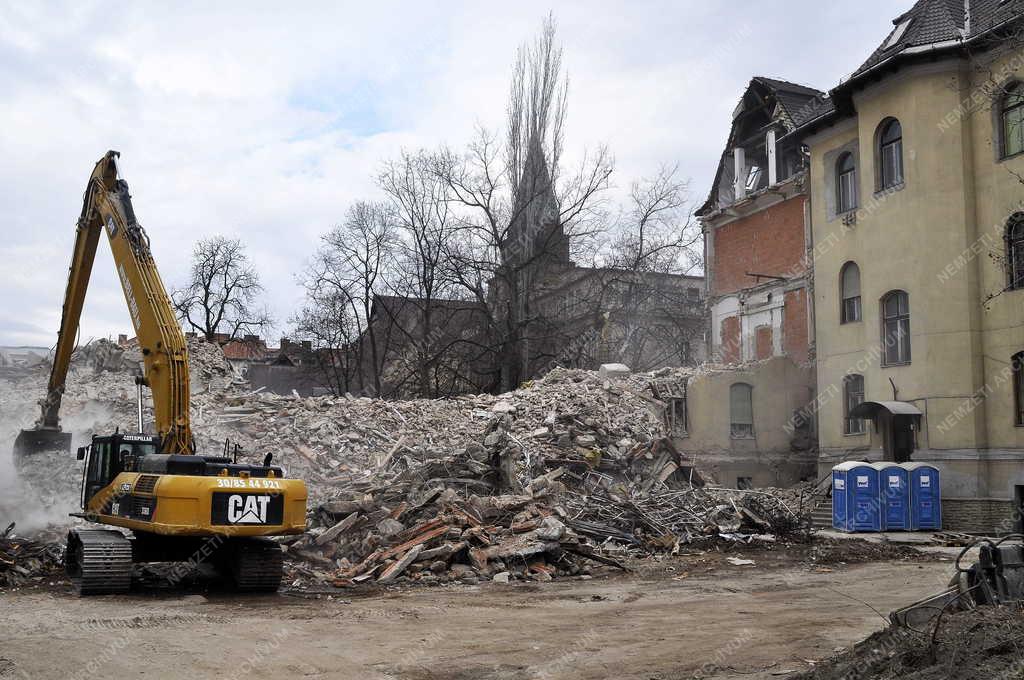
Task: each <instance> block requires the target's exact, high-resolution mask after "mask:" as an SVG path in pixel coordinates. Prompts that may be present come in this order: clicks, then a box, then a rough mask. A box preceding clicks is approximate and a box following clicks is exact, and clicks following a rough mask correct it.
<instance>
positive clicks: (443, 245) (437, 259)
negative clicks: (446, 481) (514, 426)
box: [378, 151, 459, 397]
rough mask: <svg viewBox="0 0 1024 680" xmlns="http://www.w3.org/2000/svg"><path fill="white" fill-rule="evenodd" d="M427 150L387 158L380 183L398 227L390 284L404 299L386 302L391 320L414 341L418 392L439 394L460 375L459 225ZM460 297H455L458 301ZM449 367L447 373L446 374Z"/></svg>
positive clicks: (412, 350) (448, 389)
mask: <svg viewBox="0 0 1024 680" xmlns="http://www.w3.org/2000/svg"><path fill="white" fill-rule="evenodd" d="M434 167H435V162H434V160H433V156H432V154H430V153H429V152H427V151H418V152H415V153H411V152H403V153H402V154H401V156H400V157H399V158H397V159H395V160H392V161H389V162H387V163H386V164H385V166H384V169H383V170H382V172H381V173H380V175H379V177H378V184H379V186H380V187H381V189H382V190H383V191H384V193H385V194H386V195H387V198H388V201H389V203H390V206H391V214H392V215H393V217H394V221H395V226H396V232H397V235H398V238H397V240H396V243H397V247H396V266H395V268H394V274H393V276H392V277H391V278H390V280H389V282H388V283H389V285H390V287H391V289H392V291H393V292H394V293H396V294H397V296H399V297H401V299H402V304H401V305H400V306H398V307H394V306H386V307H385V312H386V313H388V314H390V315H391V316H390V318H389V319H388V325H389V327H391V328H394V329H397V330H398V331H399V332H400V333H401V334H402V335H403V336H404V338H405V340H406V344H407V346H408V347H411V355H412V357H413V359H412V360H411V361H410V362H408V363H409V364H411V366H412V370H413V372H414V374H415V384H416V392H417V393H418V394H419V395H420V396H425V397H435V396H440V395H441V394H443V393H447V392H449V391H450V390H451V389H453V387H452V386H453V385H454V384H456V383H457V382H458V381H457V380H454V379H453V378H454V376H452V375H451V373H452V371H453V370H455V369H454V368H453V367H452V365H451V363H450V362H449V361H448V359H450V358H451V356H452V352H453V348H454V347H455V346H456V345H457V344H458V342H459V338H458V336H457V335H455V336H453V335H452V333H451V331H452V330H453V329H452V328H451V327H450V322H451V320H452V314H453V312H454V311H458V309H457V307H456V309H455V310H453V308H452V304H451V302H452V298H453V296H455V295H456V294H457V293H458V290H457V289H456V288H455V286H453V285H452V280H451V276H450V273H451V268H450V267H449V263H448V259H447V258H448V254H449V253H450V252H451V250H452V249H451V241H452V239H453V237H454V228H455V225H456V221H455V215H454V213H453V212H452V210H451V203H450V201H449V196H448V191H447V186H446V185H445V184H444V183H443V182H442V181H441V180H440V178H439V177H438V175H437V174H436V173H435V172H434ZM456 302H457V301H456ZM446 373H447V375H446Z"/></svg>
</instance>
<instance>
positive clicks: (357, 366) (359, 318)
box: [294, 201, 397, 395]
mask: <svg viewBox="0 0 1024 680" xmlns="http://www.w3.org/2000/svg"><path fill="white" fill-rule="evenodd" d="M396 246H397V241H396V235H395V227H394V214H393V210H392V209H391V206H390V205H388V204H387V203H372V202H366V201H360V202H358V203H356V204H355V205H353V206H352V207H351V208H350V209H349V211H348V213H347V214H346V216H345V220H344V221H343V222H342V223H341V224H340V225H338V226H336V227H334V228H333V229H331V230H330V231H329V232H327V233H326V234H324V235H323V236H322V237H321V246H320V248H319V249H318V250H317V252H316V254H315V255H314V256H313V258H312V260H311V261H310V262H309V264H308V265H307V267H306V271H305V272H304V273H303V275H302V276H301V277H300V280H301V282H302V283H303V285H304V287H305V288H306V298H307V300H309V301H310V303H311V304H310V305H308V306H307V308H306V309H304V310H303V311H302V313H300V315H299V316H297V317H296V319H295V320H294V321H295V323H296V328H297V332H298V329H300V328H301V329H304V330H305V331H306V333H307V335H308V338H307V339H310V340H312V341H313V342H314V344H315V345H316V346H317V347H319V348H321V349H328V350H332V349H337V348H339V347H340V346H341V344H333V345H332V344H324V343H332V342H333V343H344V344H345V345H346V346H348V347H350V348H351V350H350V352H349V353H350V354H353V355H354V356H352V357H351V359H352V363H353V370H354V375H353V379H354V380H358V383H359V388H360V389H361V390H363V391H372V393H373V394H376V395H380V394H382V385H381V367H382V360H383V353H384V350H385V348H386V342H383V344H382V341H386V338H381V337H379V336H380V334H381V329H379V328H378V327H377V325H376V324H373V323H370V321H371V319H370V312H371V309H372V306H373V301H374V298H375V296H376V295H377V294H378V293H380V292H382V290H383V288H384V283H383V281H384V279H385V277H386V276H388V272H389V271H390V269H391V268H392V267H393V261H394V257H395V249H396ZM325 368H326V369H327V370H328V372H329V373H330V374H335V373H336V370H337V369H336V367H335V366H333V365H331V366H327V367H325ZM350 388H351V385H349V384H346V386H345V391H348V390H349V389H350Z"/></svg>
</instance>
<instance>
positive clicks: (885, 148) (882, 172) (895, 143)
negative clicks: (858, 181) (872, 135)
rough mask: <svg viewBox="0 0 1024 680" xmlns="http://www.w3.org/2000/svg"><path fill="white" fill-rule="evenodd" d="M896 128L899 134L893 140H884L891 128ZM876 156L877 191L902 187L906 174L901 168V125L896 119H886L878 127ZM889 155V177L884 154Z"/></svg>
mask: <svg viewBox="0 0 1024 680" xmlns="http://www.w3.org/2000/svg"><path fill="white" fill-rule="evenodd" d="M894 126H895V127H897V128H898V130H899V134H898V135H897V136H896V137H895V138H894V139H889V140H886V136H887V135H888V134H889V131H890V130H891V129H892V128H893V127H894ZM876 153H877V154H878V181H877V182H876V186H877V189H878V191H885V190H887V189H894V188H896V187H899V186H902V185H903V183H904V182H905V181H906V172H905V169H904V167H903V124H902V123H900V121H899V119H898V118H886V119H885V120H883V121H882V122H881V124H879V126H878V143H877V144H876ZM887 153H891V155H892V157H893V159H894V162H893V169H892V172H893V176H892V177H889V176H888V173H887V172H886V154H887Z"/></svg>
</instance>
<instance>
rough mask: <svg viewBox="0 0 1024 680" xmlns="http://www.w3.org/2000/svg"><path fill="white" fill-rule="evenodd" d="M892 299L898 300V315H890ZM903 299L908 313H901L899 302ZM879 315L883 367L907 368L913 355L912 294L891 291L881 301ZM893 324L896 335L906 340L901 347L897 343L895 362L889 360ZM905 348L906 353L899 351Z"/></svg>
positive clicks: (903, 291) (902, 291)
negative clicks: (889, 305) (911, 338)
mask: <svg viewBox="0 0 1024 680" xmlns="http://www.w3.org/2000/svg"><path fill="white" fill-rule="evenodd" d="M890 299H896V300H897V304H896V314H894V315H892V316H890V315H889V313H888V309H887V307H888V302H889V300H890ZM900 299H902V300H904V301H905V302H906V311H902V312H901V311H900V304H899V300H900ZM879 302H880V304H879V314H880V315H881V321H882V324H881V330H882V361H881V365H882V366H884V367H888V366H906V365H908V364H910V363H911V361H912V358H913V354H912V352H911V342H910V294H909V293H907V292H906V291H905V290H891V291H889V292H888V293H886V294H885V295H883V296H882V298H881V300H880V301H879ZM890 324H892V325H893V326H894V328H895V330H896V333H897V334H899V335H901V336H902V337H905V338H906V341H905V343H903V345H900V344H899V342H897V356H896V358H895V360H890V359H889V343H888V342H887V339H888V337H889V326H890ZM901 346H903V347H905V351H902V352H901V351H899V348H900V347H901Z"/></svg>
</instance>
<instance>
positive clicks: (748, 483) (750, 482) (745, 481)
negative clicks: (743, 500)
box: [736, 477, 754, 489]
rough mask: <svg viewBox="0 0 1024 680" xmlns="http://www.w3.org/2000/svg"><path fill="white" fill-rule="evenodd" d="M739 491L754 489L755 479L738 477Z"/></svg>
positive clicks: (737, 486)
mask: <svg viewBox="0 0 1024 680" xmlns="http://www.w3.org/2000/svg"><path fill="white" fill-rule="evenodd" d="M736 488H737V489H753V488H754V478H753V477H737V478H736Z"/></svg>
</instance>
